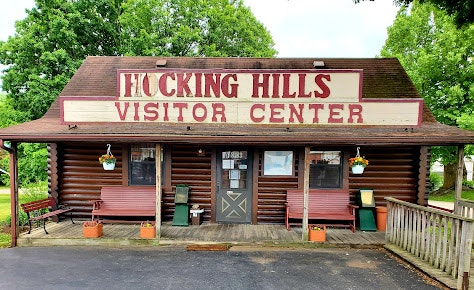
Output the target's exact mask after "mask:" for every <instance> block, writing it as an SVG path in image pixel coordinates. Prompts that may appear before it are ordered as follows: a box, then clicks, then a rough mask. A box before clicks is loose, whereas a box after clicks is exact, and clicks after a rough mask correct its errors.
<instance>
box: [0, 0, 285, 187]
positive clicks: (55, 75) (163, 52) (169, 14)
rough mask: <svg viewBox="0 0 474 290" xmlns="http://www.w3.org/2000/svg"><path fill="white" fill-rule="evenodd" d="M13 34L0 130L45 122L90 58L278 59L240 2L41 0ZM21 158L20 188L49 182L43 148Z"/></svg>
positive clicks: (4, 59)
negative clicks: (111, 56)
mask: <svg viewBox="0 0 474 290" xmlns="http://www.w3.org/2000/svg"><path fill="white" fill-rule="evenodd" d="M15 27H16V34H15V35H14V36H12V37H9V38H8V40H7V41H1V42H0V63H1V64H3V65H6V67H7V68H6V69H5V70H4V75H3V90H4V91H6V92H7V96H6V98H3V97H2V102H0V127H5V126H9V125H13V124H17V123H22V122H25V121H29V120H32V119H38V118H40V117H41V116H43V114H44V113H45V112H46V110H47V109H48V108H49V107H50V105H51V103H52V102H53V101H54V100H55V99H56V98H57V96H58V95H59V94H60V92H61V90H62V89H63V87H64V86H65V85H66V83H67V82H68V81H69V79H70V78H71V77H72V75H73V74H74V73H75V71H76V70H77V68H78V67H79V66H80V65H81V63H82V62H83V61H84V59H85V58H86V57H87V56H89V55H96V56H101V55H142V56H145V55H154V56H203V57H204V56H207V57H216V56H222V57H227V56H233V57H251V56H253V57H273V56H275V54H276V51H275V49H274V48H273V46H274V43H273V40H272V38H271V36H270V33H269V32H268V31H267V30H266V29H265V27H264V26H263V25H262V24H261V23H260V22H258V21H257V20H256V19H255V17H254V16H253V15H252V13H251V12H250V10H249V8H247V7H245V6H244V5H243V2H242V0H196V1H193V0H36V6H35V7H34V8H32V9H31V10H27V16H26V18H25V19H23V20H20V21H17V22H16V24H15ZM18 156H19V179H20V183H21V184H24V183H28V182H34V181H37V180H45V179H46V177H47V175H46V170H45V169H46V162H47V161H46V160H47V159H46V157H47V150H46V145H45V144H20V146H19V147H18ZM0 163H1V164H0V166H2V168H4V169H5V168H8V158H4V159H3V160H2V161H1V162H0ZM7 182H8V180H7Z"/></svg>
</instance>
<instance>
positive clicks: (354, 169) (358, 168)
mask: <svg viewBox="0 0 474 290" xmlns="http://www.w3.org/2000/svg"><path fill="white" fill-rule="evenodd" d="M351 169H352V173H353V174H362V173H364V166H362V165H352V167H351Z"/></svg>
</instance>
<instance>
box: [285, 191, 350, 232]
mask: <svg viewBox="0 0 474 290" xmlns="http://www.w3.org/2000/svg"><path fill="white" fill-rule="evenodd" d="M349 202H350V201H349V191H346V190H340V189H338V190H331V189H327V190H321V189H310V190H309V194H308V219H313V220H321V221H331V222H337V223H331V224H327V225H330V226H343V227H349V228H350V229H351V230H352V232H355V220H356V215H355V209H356V208H358V206H356V205H352V204H350V203H349ZM290 219H303V190H302V189H292V190H287V192H286V218H285V225H286V228H287V229H288V230H290ZM340 222H344V223H340Z"/></svg>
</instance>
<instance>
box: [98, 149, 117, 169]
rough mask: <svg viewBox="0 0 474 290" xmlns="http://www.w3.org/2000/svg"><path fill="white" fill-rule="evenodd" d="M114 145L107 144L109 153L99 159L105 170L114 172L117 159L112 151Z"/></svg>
mask: <svg viewBox="0 0 474 290" xmlns="http://www.w3.org/2000/svg"><path fill="white" fill-rule="evenodd" d="M111 147H112V145H110V144H107V153H106V154H104V155H102V156H100V157H99V163H100V164H102V166H103V167H104V170H114V169H115V161H116V158H115V156H114V155H113V154H112V151H110V148H111Z"/></svg>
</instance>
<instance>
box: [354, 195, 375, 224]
mask: <svg viewBox="0 0 474 290" xmlns="http://www.w3.org/2000/svg"><path fill="white" fill-rule="evenodd" d="M357 203H358V205H359V210H358V212H359V229H360V230H361V231H376V230H377V227H376V225H375V215H374V210H375V198H374V191H373V190H372V189H370V188H361V189H360V190H359V194H358V196H357Z"/></svg>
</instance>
